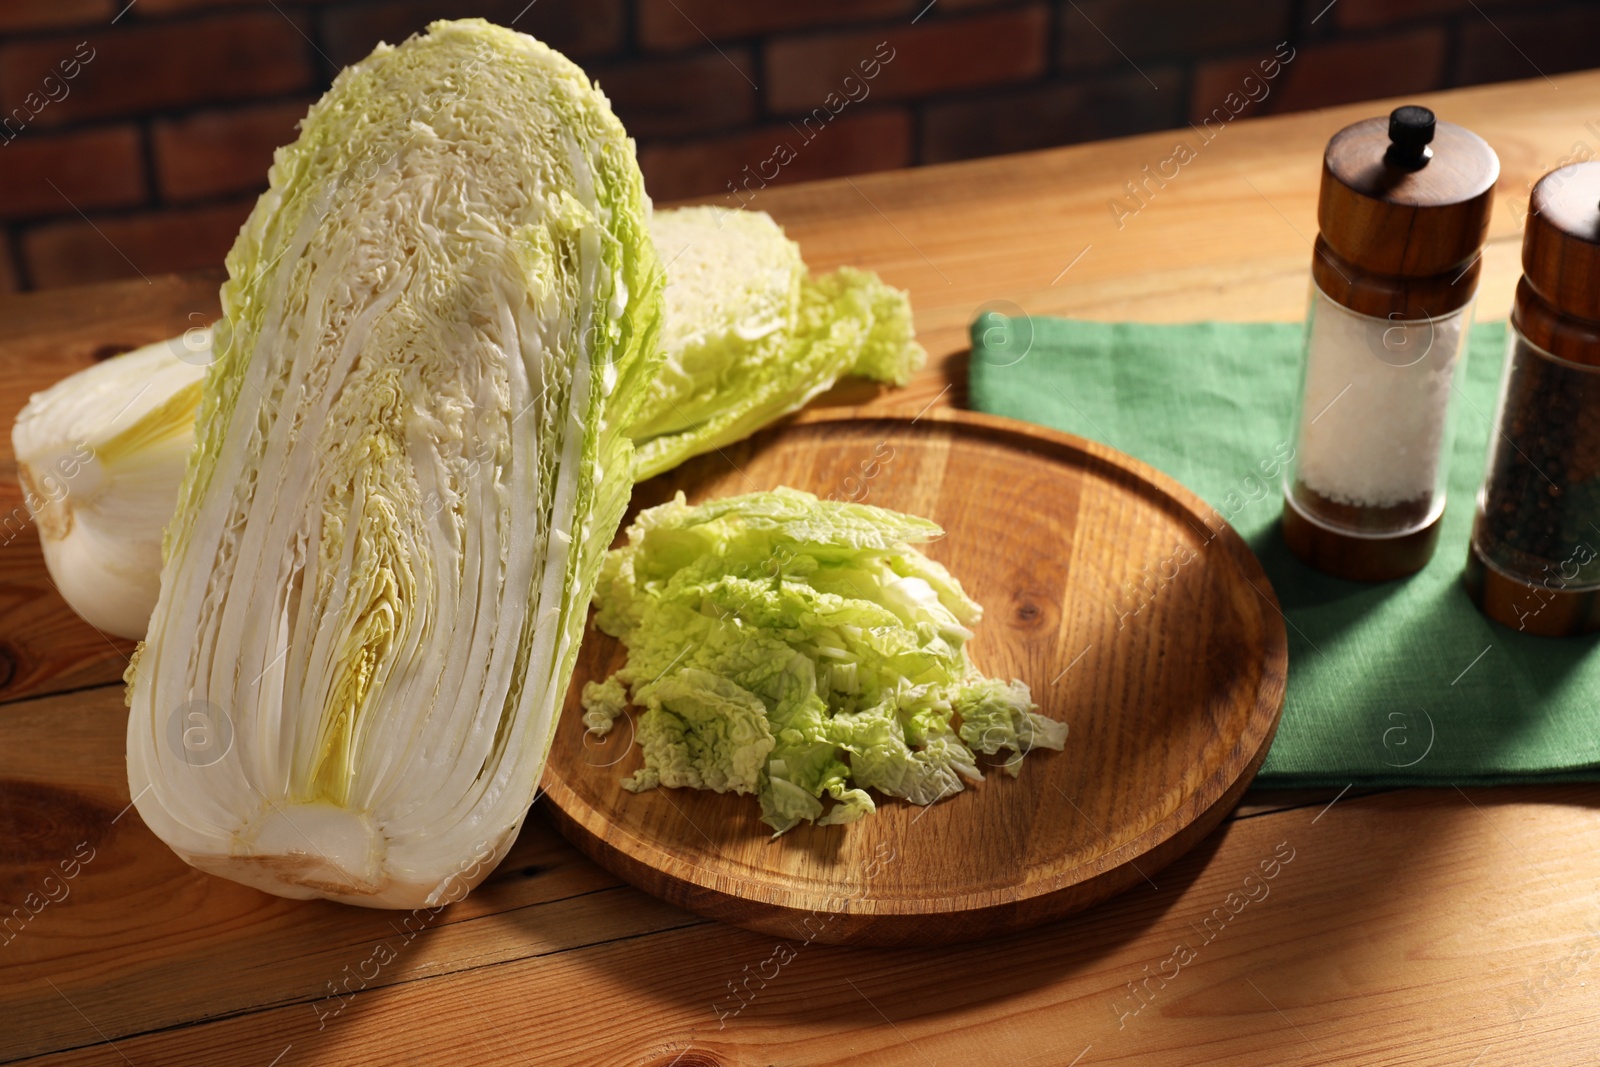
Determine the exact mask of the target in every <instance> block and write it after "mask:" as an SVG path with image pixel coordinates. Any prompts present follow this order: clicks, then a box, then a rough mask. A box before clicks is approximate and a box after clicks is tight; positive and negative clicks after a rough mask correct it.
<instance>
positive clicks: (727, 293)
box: [629, 207, 927, 481]
mask: <svg viewBox="0 0 1600 1067" xmlns="http://www.w3.org/2000/svg"><path fill="white" fill-rule="evenodd" d="M650 233H651V236H652V237H653V238H654V240H655V245H656V252H657V254H658V255H659V256H660V257H661V262H662V263H663V264H664V265H665V268H666V272H667V291H666V307H665V310H664V313H663V318H662V328H661V341H662V346H663V347H664V348H665V349H666V351H667V358H666V364H665V365H664V366H663V367H662V369H661V372H660V374H659V375H658V377H656V379H655V380H654V381H652V382H651V384H650V396H649V399H648V400H647V401H646V402H645V406H644V410H643V411H642V412H641V414H640V416H639V418H638V420H637V421H636V422H635V423H634V424H633V426H631V427H630V428H629V434H630V435H631V436H632V437H633V439H634V441H635V442H637V444H638V447H639V457H638V462H637V472H636V477H638V478H639V479H640V480H641V481H642V480H643V479H645V478H649V477H651V476H652V475H656V474H660V473H661V472H662V471H667V470H671V469H672V468H673V467H676V466H677V465H678V464H680V463H682V462H683V461H684V460H686V459H689V458H690V457H691V456H697V455H699V454H701V453H702V452H710V451H712V450H713V449H717V448H721V447H722V446H723V445H727V444H731V443H733V442H734V441H738V440H741V439H742V438H745V437H748V436H749V435H750V434H752V433H754V432H755V431H757V430H759V429H760V428H761V427H763V426H765V425H766V424H767V423H769V422H771V421H773V420H774V419H776V418H778V417H780V416H782V415H786V414H788V413H789V412H791V411H798V410H799V409H800V408H802V407H804V406H805V404H806V403H807V401H809V400H811V398H812V397H814V396H816V395H817V394H819V393H822V392H824V391H826V390H827V389H828V388H829V387H831V386H832V385H833V383H834V382H835V381H837V380H838V379H839V378H840V376H842V375H845V374H859V375H863V376H865V377H868V378H875V379H877V380H878V381H883V382H892V383H894V384H895V385H904V384H905V383H906V381H907V379H909V378H910V376H911V374H912V372H913V371H916V370H918V369H919V368H920V367H921V366H922V365H923V363H924V362H925V361H926V360H927V353H926V352H924V351H923V349H922V346H921V345H919V344H917V342H916V339H915V335H914V331H913V329H912V325H911V306H910V304H909V303H908V302H907V299H906V294H905V293H904V292H902V291H900V290H899V289H894V288H891V287H890V286H887V285H885V284H884V283H883V282H882V281H880V280H879V278H878V276H877V275H876V274H873V273H871V272H870V271H862V270H855V269H854V268H851V267H842V268H840V269H839V270H837V271H835V272H833V273H832V274H825V275H822V276H820V277H817V278H811V277H808V276H807V274H806V265H805V261H804V260H802V259H801V258H800V246H799V245H797V244H795V243H794V242H793V241H791V240H789V238H787V237H785V236H784V233H783V230H782V229H781V228H780V227H779V226H778V224H777V223H776V222H774V221H772V217H771V216H770V215H768V214H767V213H766V212H764V211H724V210H722V209H721V208H716V207H688V208H680V209H678V210H676V211H662V212H658V213H657V214H656V215H655V217H654V218H652V219H651V222H650Z"/></svg>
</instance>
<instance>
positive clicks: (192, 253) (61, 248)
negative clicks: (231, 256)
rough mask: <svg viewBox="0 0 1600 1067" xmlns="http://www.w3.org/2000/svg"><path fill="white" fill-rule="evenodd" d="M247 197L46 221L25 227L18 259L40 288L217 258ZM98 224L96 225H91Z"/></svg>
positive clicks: (249, 203) (246, 208)
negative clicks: (152, 211)
mask: <svg viewBox="0 0 1600 1067" xmlns="http://www.w3.org/2000/svg"><path fill="white" fill-rule="evenodd" d="M254 205H255V201H254V200H253V199H252V200H240V201H237V202H234V203H229V204H217V205H213V206H209V207H202V208H187V209H179V210H175V211H165V212H161V213H158V214H148V215H138V216H134V217H131V218H102V219H97V220H96V221H95V225H93V226H91V225H90V224H89V223H87V222H84V221H83V220H82V219H72V220H70V221H63V222H55V223H49V224H46V225H43V226H36V227H34V228H33V229H31V230H28V231H26V232H25V233H24V234H23V238H22V248H23V254H24V258H25V260H26V262H27V265H28V273H29V274H30V275H31V276H32V278H33V284H34V285H35V286H37V287H38V288H41V289H47V288H50V287H52V286H57V285H82V284H84V283H86V282H97V281H105V280H107V279H111V278H136V277H138V276H139V274H140V273H141V272H142V273H143V274H144V275H145V276H146V277H153V276H155V275H157V274H165V273H167V272H169V271H179V270H193V269H195V268H198V267H216V266H219V265H220V264H221V263H222V260H223V257H224V256H226V255H227V253H228V249H229V248H231V247H232V246H233V239H234V238H235V237H236V236H238V233H239V227H240V226H241V225H242V224H243V223H244V220H245V218H246V217H248V216H249V214H250V209H251V208H252V207H253V206H254ZM96 227H98V229H97V228H96Z"/></svg>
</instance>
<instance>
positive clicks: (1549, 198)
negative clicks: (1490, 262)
mask: <svg viewBox="0 0 1600 1067" xmlns="http://www.w3.org/2000/svg"><path fill="white" fill-rule="evenodd" d="M1522 272H1523V273H1522V280H1521V281H1520V282H1518V283H1517V296H1516V302H1515V303H1514V304H1513V305H1512V308H1511V329H1510V331H1509V336H1508V337H1507V342H1506V346H1507V351H1506V363H1505V370H1504V371H1503V372H1502V377H1501V381H1500V402H1499V405H1498V407H1497V409H1496V411H1495V418H1494V425H1495V430H1496V432H1495V435H1494V436H1493V437H1492V438H1490V444H1489V460H1488V467H1487V470H1486V471H1485V473H1484V477H1483V488H1482V489H1481V490H1480V491H1479V493H1478V512H1477V517H1476V519H1475V521H1474V523H1473V529H1472V546H1471V548H1470V549H1469V551H1468V555H1467V570H1466V574H1465V578H1466V585H1467V591H1468V593H1469V594H1470V595H1471V596H1472V599H1473V600H1474V601H1475V602H1476V603H1477V605H1478V607H1479V608H1481V609H1482V610H1483V613H1484V614H1485V615H1487V616H1489V617H1490V618H1491V619H1494V620H1495V621H1496V622H1500V623H1504V624H1505V625H1507V626H1509V627H1511V628H1513V629H1515V630H1521V631H1524V632H1526V633H1532V634H1540V635H1543V636H1547V637H1563V636H1567V635H1572V634H1582V633H1590V632H1593V631H1595V630H1600V163H1575V164H1573V165H1571V166H1567V167H1562V168H1560V169H1558V170H1553V171H1551V172H1550V173H1549V174H1546V175H1545V176H1544V177H1543V178H1541V179H1539V184H1538V185H1536V186H1534V188H1533V195H1532V196H1531V197H1530V198H1529V201H1528V220H1527V226H1526V229H1525V230H1524V232H1523V239H1522Z"/></svg>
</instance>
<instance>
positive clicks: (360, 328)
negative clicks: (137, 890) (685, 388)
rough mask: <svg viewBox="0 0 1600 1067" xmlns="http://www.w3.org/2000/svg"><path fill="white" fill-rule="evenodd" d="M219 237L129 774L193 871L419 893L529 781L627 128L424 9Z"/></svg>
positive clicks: (556, 699)
mask: <svg viewBox="0 0 1600 1067" xmlns="http://www.w3.org/2000/svg"><path fill="white" fill-rule="evenodd" d="M270 179H271V181H270V188H269V190H268V191H267V192H266V193H265V194H263V195H262V197H261V199H260V200H259V201H258V202H257V204H256V207H255V210H254V212H253V213H252V214H251V216H250V218H249V220H248V221H247V222H246V223H245V225H244V228H243V230H242V231H241V232H240V235H239V238H238V240H237V242H236V243H235V245H234V247H233V250H232V252H231V253H229V256H228V261H227V263H228V273H229V280H228V281H227V282H226V283H225V284H224V286H223V290H222V305H223V318H222V320H221V321H220V322H219V324H218V326H217V337H216V362H215V363H214V364H213V365H212V368H211V370H210V372H209V375H208V377H207V379H206V382H205V389H204V397H203V400H202V403H201V409H200V414H199V419H198V422H197V424H196V427H195V436H196V446H195V450H194V453H193V455H192V457H191V459H190V464H189V468H188V472H187V474H186V476H185V479H184V482H183V486H182V489H181V491H180V493H179V497H178V507H177V513H176V515H175V517H174V521H173V523H172V526H171V529H170V531H169V538H168V545H167V553H166V562H165V566H164V569H163V571H162V574H161V592H160V598H159V600H158V602H157V604H156V608H155V612H154V615H153V616H152V618H151V621H150V629H149V635H148V638H147V641H146V643H145V645H144V647H143V648H142V650H141V654H140V655H139V656H138V657H137V658H136V659H135V662H134V664H133V665H132V666H131V667H130V668H129V671H128V682H129V703H130V707H131V714H130V717H129V720H128V780H129V788H130V789H131V791H132V795H133V797H134V801H135V803H136V805H137V807H138V810H139V814H140V816H141V817H142V818H143V819H144V821H145V823H146V824H147V825H148V826H149V827H150V828H151V829H152V830H153V831H154V832H155V833H156V834H157V835H158V836H159V837H161V839H162V840H164V841H165V842H166V843H167V844H169V845H170V846H171V847H172V848H173V849H174V850H175V851H176V852H177V853H178V854H179V855H180V856H182V857H183V858H184V859H185V860H187V861H188V862H189V863H191V864H193V865H194V866H196V867H199V868H201V869H203V870H207V871H211V872H214V873H216V874H220V875H223V876H225V877H228V878H232V879H234V880H236V881H239V882H243V883H246V884H248V885H253V886H257V887H259V888H261V889H265V890H267V891H269V892H272V893H277V894H280V895H283V896H290V897H311V896H320V897H328V898H331V899H336V900H342V901H346V902H349V903H354V904H364V905H371V906H377V907H395V908H413V907H422V906H437V905H439V904H441V903H443V902H445V901H448V900H453V899H456V898H458V897H459V896H461V895H463V894H464V893H465V892H466V891H467V890H468V889H470V888H471V887H472V886H474V885H476V884H477V883H478V881H480V880H481V879H482V878H483V877H484V876H485V875H487V873H488V872H489V871H490V870H492V869H493V867H494V866H495V864H496V863H498V862H499V860H500V858H501V857H503V855H504V854H505V851H506V849H507V848H508V847H509V846H510V844H511V842H512V840H513V839H514V837H515V836H516V833H517V830H518V828H519V827H520V826H521V824H522V820H523V817H524V815H525V814H526V812H527V810H528V806H529V804H530V802H531V801H532V799H533V797H534V794H535V790H536V788H537V786H538V783H539V776H540V771H541V769H542V767H543V763H544V759H545V755H546V752H547V750H548V747H549V743H550V738H551V733H552V729H553V727H554V723H555V720H556V715H557V713H558V711H559V708H560V706H561V701H562V698H563V696H564V694H565V691H566V687H567V683H568V680H569V677H570V675H571V671H572V664H573V659H574V655H575V652H576V649H577V644H578V639H579V636H580V632H581V629H582V626H583V622H584V616H585V610H586V607H587V605H588V601H589V597H590V594H591V592H592V589H593V586H594V582H595V577H596V573H597V571H598V568H599V566H600V562H601V559H602V557H603V554H604V551H605V548H606V546H607V545H608V543H609V542H610V541H611V538H612V537H613V535H614V534H615V532H616V528H617V525H618V523H619V521H620V519H621V515H622V510H623V507H624V505H625V503H626V501H627V498H628V493H629V491H630V489H631V487H632V479H631V470H632V460H633V455H632V445H631V443H630V442H629V440H628V439H627V437H626V436H624V434H623V432H622V431H623V429H624V428H625V427H626V426H627V425H628V424H629V422H630V421H631V420H632V418H633V417H634V416H635V414H636V409H637V407H638V405H639V402H640V400H641V399H642V397H643V395H644V390H645V387H646V384H647V383H648V381H649V380H650V379H651V378H652V377H653V375H654V370H655V368H654V365H653V364H654V363H655V362H656V355H655V353H656V352H657V350H658V344H657V341H656V337H655V332H656V330H657V328H658V325H659V316H660V299H661V298H660V291H659V290H660V277H661V274H660V269H659V267H658V266H657V264H656V262H655V258H654V255H653V252H652V248H651V244H650V240H649V236H648V233H647V231H646V220H647V217H648V211H649V203H648V200H647V199H646V197H645V194H644V188H643V182H642V179H641V177H640V174H639V169H638V165H637V162H636V159H635V154H634V149H633V145H632V143H631V142H630V141H629V140H628V138H627V136H626V134H625V133H624V131H623V129H622V127H621V125H620V124H619V123H618V121H617V119H616V118H615V117H614V116H613V114H612V113H611V110H610V107H609V105H608V104H607V101H606V99H605V97H604V96H603V95H602V94H601V93H600V92H599V91H598V90H597V89H596V88H595V87H594V86H593V85H592V84H591V83H590V81H589V80H588V79H587V78H586V77H585V76H584V75H583V73H582V72H581V71H580V70H579V69H578V68H577V67H576V66H574V65H573V64H572V63H570V62H569V61H567V60H566V59H565V58H564V57H562V56H561V55H560V54H559V53H557V52H554V51H552V50H551V49H549V48H547V47H546V46H544V45H543V44H540V43H539V42H537V41H535V40H533V39H532V38H530V37H527V36H524V35H522V34H517V33H513V32H511V31H509V30H505V29H501V28H498V27H495V26H491V25H489V24H488V23H486V22H482V21H478V20H470V21H463V22H438V23H434V24H433V25H432V26H430V27H429V29H428V32H427V34H426V35H425V36H421V37H414V38H412V39H411V40H408V41H407V42H405V43H404V44H402V45H400V46H398V47H389V46H379V48H378V49H377V50H376V51H375V52H373V54H372V55H371V56H370V57H368V58H367V59H366V60H364V61H362V62H361V63H359V64H357V65H356V66H354V67H351V68H349V69H347V70H345V71H343V72H342V73H341V74H340V75H339V76H338V78H337V79H335V81H334V84H333V87H332V88H331V89H330V90H329V91H328V93H327V94H326V95H325V96H324V97H323V98H322V99H321V100H320V101H319V102H318V103H317V104H315V105H314V106H313V107H312V109H311V111H310V113H309V114H308V115H307V116H306V118H305V119H304V120H303V122H302V123H301V129H300V136H299V138H298V139H297V140H296V141H295V142H294V143H293V144H292V145H290V146H288V147H286V148H283V149H280V150H279V151H278V153H277V156H276V158H275V161H274V163H273V167H272V171H271V175H270Z"/></svg>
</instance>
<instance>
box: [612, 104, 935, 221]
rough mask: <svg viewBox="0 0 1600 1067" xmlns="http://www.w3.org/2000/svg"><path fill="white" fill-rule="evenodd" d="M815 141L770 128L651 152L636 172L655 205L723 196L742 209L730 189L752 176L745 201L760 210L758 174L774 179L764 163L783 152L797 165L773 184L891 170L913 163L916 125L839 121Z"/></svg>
mask: <svg viewBox="0 0 1600 1067" xmlns="http://www.w3.org/2000/svg"><path fill="white" fill-rule="evenodd" d="M812 138H813V139H812V140H810V141H807V140H806V138H805V136H804V135H803V134H801V133H799V132H798V131H797V130H796V129H795V128H794V127H793V126H791V125H788V124H783V125H777V126H768V127H764V128H762V129H759V130H752V131H750V132H749V133H741V134H737V135H735V136H732V137H719V138H715V139H711V140H702V141H691V142H688V143H686V144H674V145H659V146H648V147H645V148H644V149H642V150H641V151H640V152H639V166H640V167H641V168H643V170H644V183H645V188H646V189H647V190H649V192H650V195H651V196H652V197H653V198H654V199H655V200H656V201H657V202H664V201H669V200H681V199H684V198H686V197H691V196H715V195H719V194H720V195H722V196H724V197H725V199H726V200H727V202H728V204H729V205H730V206H733V207H737V206H738V204H739V202H740V201H739V199H736V198H735V196H734V194H733V193H731V192H729V191H728V184H729V183H730V182H732V183H735V184H738V185H739V186H740V187H741V189H743V188H744V186H743V183H744V182H745V180H746V179H747V177H748V176H749V175H755V177H754V178H750V179H749V180H750V185H749V189H750V190H753V191H754V193H755V195H754V198H753V199H752V198H751V194H750V192H745V193H743V197H742V199H744V200H745V201H747V202H749V203H750V205H751V206H752V207H760V206H761V196H760V190H761V188H762V186H761V183H760V177H761V171H762V170H766V171H767V173H768V174H770V173H771V171H772V165H768V164H767V161H769V160H771V159H773V156H774V151H775V150H776V149H777V147H778V146H779V145H785V146H787V147H788V148H789V150H790V151H791V152H793V154H794V158H793V159H791V160H790V161H789V162H788V163H787V164H784V165H782V166H780V167H778V172H777V176H776V177H774V178H771V179H769V180H768V183H767V184H768V185H787V184H789V183H791V182H798V181H810V180H813V179H816V178H836V177H838V176H839V175H842V174H861V173H865V172H867V171H874V170H890V169H893V168H895V167H903V166H906V165H908V164H909V163H910V162H911V118H910V116H909V115H908V114H906V113H905V112H904V111H901V110H899V109H894V110H882V109H879V110H875V111H865V112H861V113H860V114H854V115H852V114H849V113H845V114H841V115H840V116H839V117H838V118H836V119H834V120H833V121H832V122H830V123H829V124H828V125H827V126H825V127H823V128H822V130H821V131H820V132H817V133H814V134H813V135H812ZM746 167H748V168H749V171H748V174H747V172H746V170H745V168H746Z"/></svg>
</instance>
